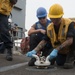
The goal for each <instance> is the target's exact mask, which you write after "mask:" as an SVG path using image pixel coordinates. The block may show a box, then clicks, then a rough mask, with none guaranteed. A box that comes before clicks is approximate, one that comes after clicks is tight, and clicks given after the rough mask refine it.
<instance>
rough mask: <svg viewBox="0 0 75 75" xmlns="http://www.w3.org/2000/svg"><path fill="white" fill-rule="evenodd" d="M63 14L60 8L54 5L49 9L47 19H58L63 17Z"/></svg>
mask: <svg viewBox="0 0 75 75" xmlns="http://www.w3.org/2000/svg"><path fill="white" fill-rule="evenodd" d="M63 14H64V13H63V8H62V6H61V5H59V4H54V5H52V6H51V7H50V9H49V14H48V17H49V18H60V17H62V16H63Z"/></svg>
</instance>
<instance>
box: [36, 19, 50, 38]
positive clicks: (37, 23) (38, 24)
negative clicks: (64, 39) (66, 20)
mask: <svg viewBox="0 0 75 75" xmlns="http://www.w3.org/2000/svg"><path fill="white" fill-rule="evenodd" d="M50 22H51V21H50V20H48V19H47V23H46V26H43V25H42V24H41V23H40V22H39V21H38V22H36V23H35V25H36V26H35V29H36V30H37V29H43V30H46V28H47V26H48V25H49V23H50ZM37 35H38V37H39V38H42V37H43V36H44V34H42V33H37Z"/></svg>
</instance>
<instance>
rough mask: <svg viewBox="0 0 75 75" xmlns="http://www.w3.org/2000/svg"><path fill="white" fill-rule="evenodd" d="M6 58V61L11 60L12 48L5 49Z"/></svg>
mask: <svg viewBox="0 0 75 75" xmlns="http://www.w3.org/2000/svg"><path fill="white" fill-rule="evenodd" d="M6 59H7V60H8V61H12V59H13V58H12V49H7V55H6Z"/></svg>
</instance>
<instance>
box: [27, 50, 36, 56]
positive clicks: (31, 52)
mask: <svg viewBox="0 0 75 75" xmlns="http://www.w3.org/2000/svg"><path fill="white" fill-rule="evenodd" d="M36 53H37V52H36V51H35V50H32V51H29V52H28V53H27V54H26V56H27V57H33V54H34V55H35V54H36Z"/></svg>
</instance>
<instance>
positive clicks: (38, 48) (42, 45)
mask: <svg viewBox="0 0 75 75" xmlns="http://www.w3.org/2000/svg"><path fill="white" fill-rule="evenodd" d="M46 43H47V41H45V40H42V41H41V42H40V43H39V44H38V45H37V47H36V48H35V49H34V50H36V51H37V52H38V51H39V50H41V49H42V48H43V47H44V46H45V45H46Z"/></svg>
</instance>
